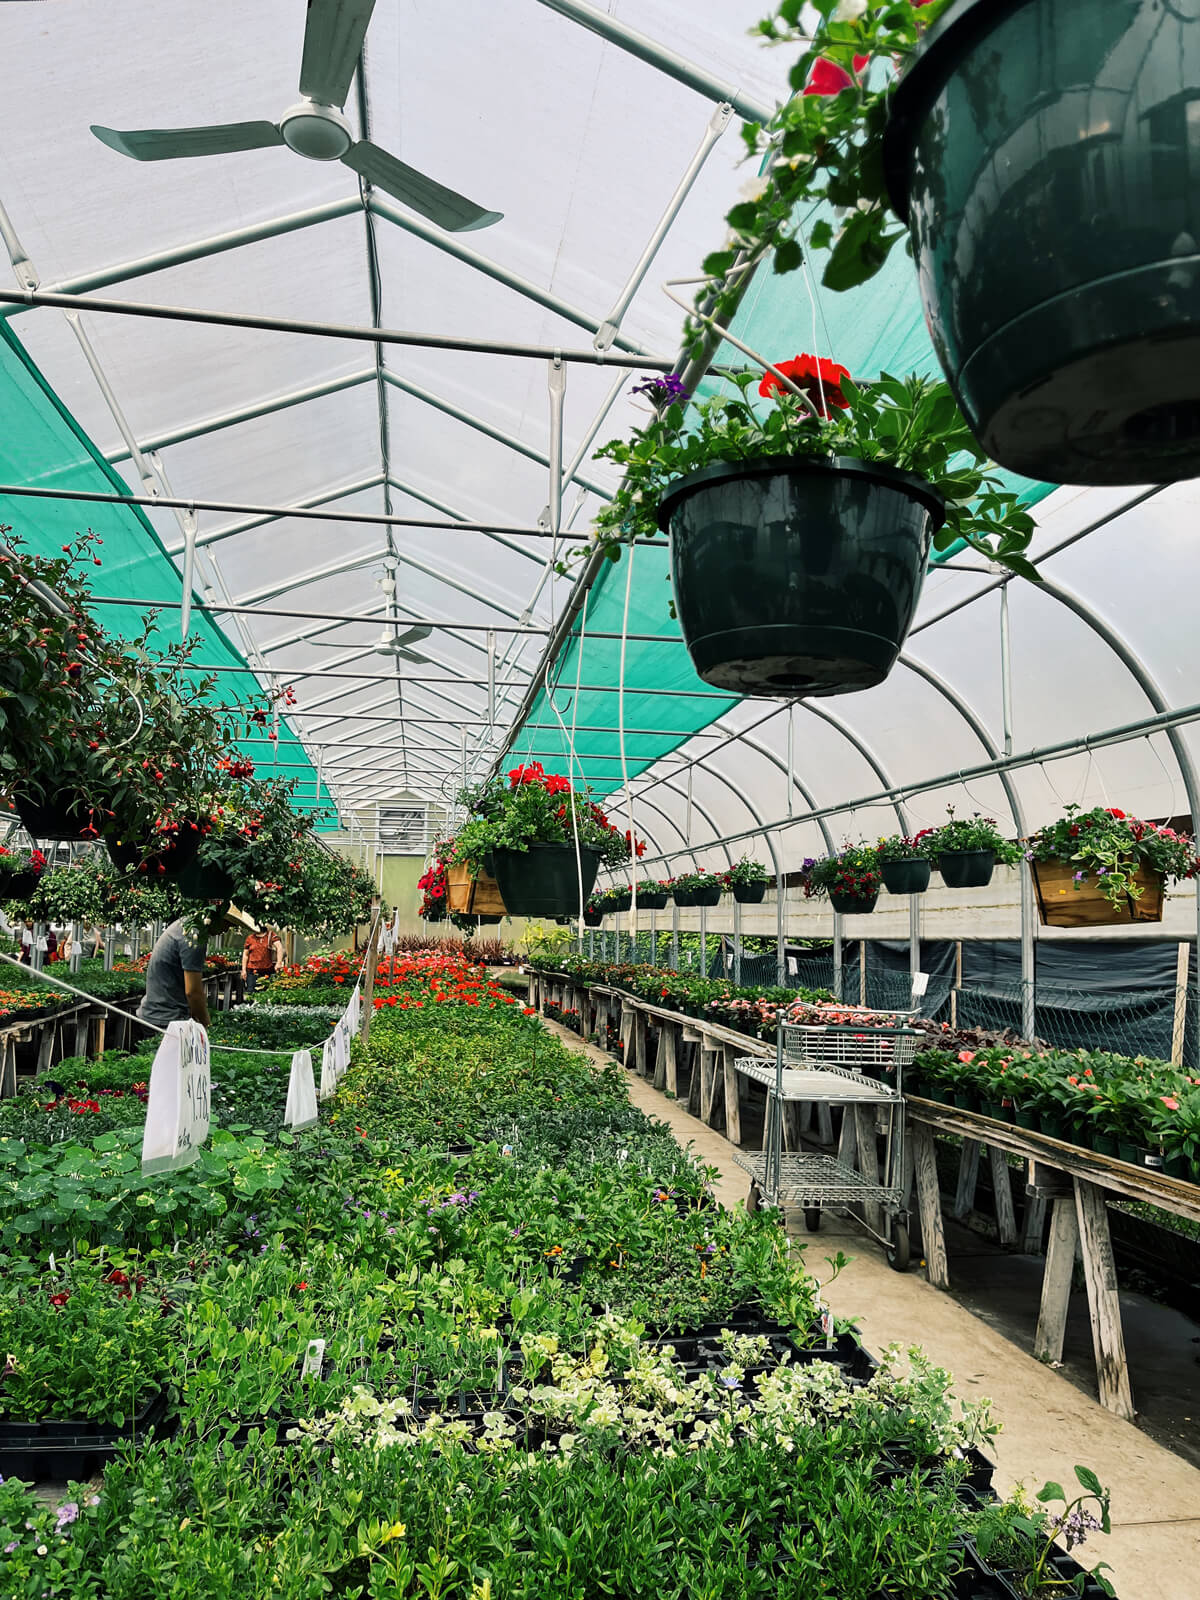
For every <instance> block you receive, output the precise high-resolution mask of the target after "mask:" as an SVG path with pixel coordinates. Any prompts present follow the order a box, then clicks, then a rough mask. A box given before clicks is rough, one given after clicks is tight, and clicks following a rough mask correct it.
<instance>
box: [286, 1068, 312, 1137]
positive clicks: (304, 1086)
mask: <svg viewBox="0 0 1200 1600" xmlns="http://www.w3.org/2000/svg"><path fill="white" fill-rule="evenodd" d="M283 1120H284V1124H285V1126H286V1127H289V1128H291V1130H292V1131H293V1133H298V1132H299V1131H300V1129H301V1128H311V1127H313V1126H314V1125H315V1123H316V1120H317V1085H316V1082H315V1081H314V1079H313V1059H312V1052H311V1051H310V1050H297V1051H296V1053H295V1055H293V1057H292V1074H291V1077H290V1078H289V1079H288V1092H287V1109H286V1110H285V1111H284V1113H283Z"/></svg>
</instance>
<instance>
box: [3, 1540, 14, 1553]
mask: <svg viewBox="0 0 1200 1600" xmlns="http://www.w3.org/2000/svg"><path fill="white" fill-rule="evenodd" d="M16 1548H17V1540H16V1539H14V1540H13V1542H12V1543H11V1544H6V1545H5V1546H4V1554H5V1555H6V1556H8V1555H11V1554H12V1553H13V1551H14V1550H15V1549H16Z"/></svg>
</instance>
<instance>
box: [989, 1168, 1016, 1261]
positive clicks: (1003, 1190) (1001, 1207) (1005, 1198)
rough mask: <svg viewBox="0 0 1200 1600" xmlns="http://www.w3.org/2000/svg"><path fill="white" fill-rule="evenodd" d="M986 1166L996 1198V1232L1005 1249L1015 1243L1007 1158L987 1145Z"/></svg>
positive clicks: (1014, 1223) (1010, 1183)
mask: <svg viewBox="0 0 1200 1600" xmlns="http://www.w3.org/2000/svg"><path fill="white" fill-rule="evenodd" d="M988 1166H989V1167H990V1168H991V1172H992V1190H993V1192H994V1193H995V1196H996V1232H997V1234H998V1236H999V1239H1000V1243H1001V1244H1002V1245H1004V1246H1005V1248H1006V1249H1008V1248H1011V1247H1012V1246H1013V1245H1014V1244H1016V1242H1017V1213H1016V1211H1015V1210H1014V1209H1013V1196H1012V1176H1011V1172H1010V1169H1009V1165H1008V1157H1007V1156H1006V1155H1005V1153H1004V1151H1003V1150H998V1149H997V1148H996V1147H995V1145H988Z"/></svg>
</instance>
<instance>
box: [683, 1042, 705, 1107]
mask: <svg viewBox="0 0 1200 1600" xmlns="http://www.w3.org/2000/svg"><path fill="white" fill-rule="evenodd" d="M680 1048H681V1049H683V1050H685V1051H686V1052H687V1060H688V1093H687V1108H688V1110H689V1112H690V1113H691V1114H692V1116H693V1117H698V1116H699V1115H700V1089H701V1083H700V1054H701V1052H700V1046H699V1045H698V1044H690V1043H684V1044H683V1045H681V1047H680Z"/></svg>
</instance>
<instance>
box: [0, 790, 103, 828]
mask: <svg viewBox="0 0 1200 1600" xmlns="http://www.w3.org/2000/svg"><path fill="white" fill-rule="evenodd" d="M12 803H13V810H14V811H15V812H16V813H17V815H18V817H20V819H21V826H22V827H23V828H24V829H25V832H26V833H27V834H28V835H29V836H30V838H31V839H93V838H95V837H96V835H97V834H98V832H99V824H100V822H101V821H102V820H108V819H107V818H103V817H102V815H101V813H100V812H98V811H96V810H95V808H94V807H93V806H92V804H91V803H90V802H89V801H87V800H85V799H84V798H83V796H82V795H80V794H77V793H72V792H71V791H70V790H62V789H60V790H59V791H58V793H57V794H55V795H54V796H53V798H50V799H46V800H34V799H32V798H31V797H30V796H29V795H26V794H22V793H21V792H20V790H14V792H13V795H12Z"/></svg>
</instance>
